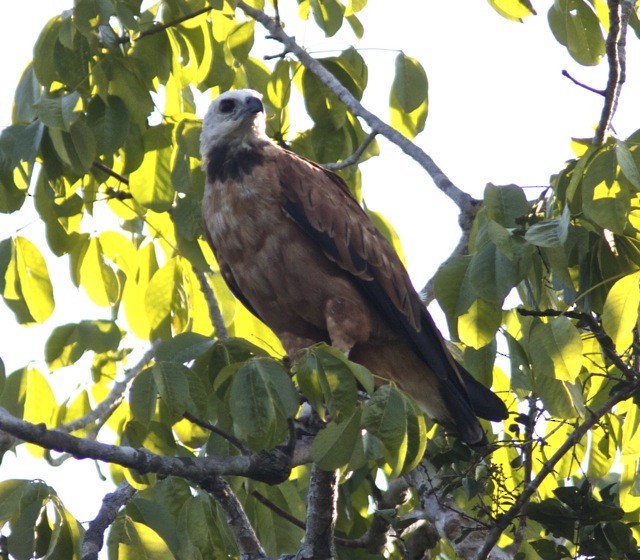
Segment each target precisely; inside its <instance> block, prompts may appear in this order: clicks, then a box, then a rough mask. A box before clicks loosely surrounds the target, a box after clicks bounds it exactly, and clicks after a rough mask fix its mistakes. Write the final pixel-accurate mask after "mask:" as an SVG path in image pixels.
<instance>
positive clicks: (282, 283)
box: [201, 90, 507, 444]
mask: <svg viewBox="0 0 640 560" xmlns="http://www.w3.org/2000/svg"><path fill="white" fill-rule="evenodd" d="M201 154H202V162H203V163H202V164H203V168H204V169H205V170H206V174H207V184H206V188H205V193H204V199H203V219H204V220H203V221H204V229H205V233H206V236H207V239H208V241H209V243H210V245H211V247H212V249H213V252H214V254H215V256H216V259H217V261H218V264H219V267H220V272H221V274H222V276H223V277H224V279H225V281H226V282H227V284H228V285H229V288H230V289H231V291H232V292H233V293H234V295H235V296H236V297H237V298H238V299H239V300H240V301H241V302H242V303H243V304H244V305H245V306H246V307H247V308H248V309H249V310H250V311H251V312H252V313H254V314H255V315H256V316H257V317H259V318H260V319H261V320H262V321H263V322H264V323H266V324H267V325H268V326H269V327H270V328H271V329H272V330H273V331H274V332H275V334H276V335H277V336H278V338H279V339H280V340H281V341H282V345H283V346H284V348H285V350H286V351H287V353H288V354H289V356H291V357H292V358H294V359H295V356H296V355H297V354H298V353H299V352H300V350H302V349H304V348H306V347H308V346H311V345H313V344H316V343H319V342H327V343H329V344H331V345H332V346H334V347H335V348H338V349H339V350H341V351H342V352H344V353H346V354H347V355H348V356H349V359H351V360H353V361H355V362H358V363H360V364H362V365H364V366H366V367H367V368H369V369H370V370H371V371H372V372H374V373H375V374H376V375H378V376H380V377H383V378H386V379H390V380H392V381H394V382H396V383H397V384H398V385H399V386H400V388H402V389H403V390H404V391H406V392H408V393H409V394H411V395H412V396H413V397H414V398H415V399H416V401H417V402H418V403H419V404H420V406H421V407H422V408H423V409H424V410H425V412H427V413H428V414H429V415H430V416H432V417H433V418H435V419H437V420H438V421H441V422H443V423H446V424H448V425H450V426H453V427H455V429H456V430H457V432H458V434H459V435H460V437H461V438H462V439H463V440H464V441H466V442H467V443H470V444H479V443H482V442H483V441H485V434H484V432H483V430H482V427H481V425H480V423H479V422H478V419H477V418H476V416H480V417H483V418H487V419H490V420H496V421H497V420H502V419H504V418H505V417H506V414H507V411H506V407H505V406H504V403H502V401H501V400H500V399H499V398H498V397H496V395H495V394H493V393H492V392H491V391H490V390H489V389H487V388H486V387H484V386H483V385H482V384H480V383H479V382H477V381H476V380H475V379H474V378H473V377H472V376H471V375H470V374H469V373H468V372H466V370H464V369H463V368H462V367H461V366H460V365H459V364H458V363H456V361H455V360H454V359H453V358H452V356H451V354H450V353H449V352H448V350H447V348H446V346H445V343H444V341H443V339H442V336H441V335H440V332H439V331H438V329H437V328H436V326H435V324H434V322H433V320H432V318H431V316H430V315H429V313H428V311H427V310H426V308H425V307H424V305H423V304H422V301H421V300H420V297H419V296H418V294H417V293H416V291H415V289H414V288H413V286H412V285H411V282H410V280H409V276H408V274H407V271H406V269H405V268H404V266H403V265H402V263H401V261H400V259H399V258H398V256H397V254H396V252H395V250H394V249H393V247H392V246H391V244H390V243H389V242H388V241H387V240H386V239H385V238H384V236H383V235H381V234H380V232H379V231H378V230H377V229H376V227H375V225H374V224H373V222H372V221H371V220H370V218H369V217H368V216H367V214H366V212H365V211H364V210H363V209H362V208H361V207H360V205H359V204H358V203H357V201H356V200H355V198H354V197H353V196H352V195H351V193H350V192H349V189H348V188H347V186H346V185H345V183H344V182H343V181H342V179H341V178H340V177H339V176H338V175H336V174H334V173H332V172H330V171H328V170H327V169H325V168H323V167H321V166H320V165H318V164H316V163H313V162H311V161H309V160H307V159H305V158H303V157H301V156H298V155H296V154H295V153H293V152H290V151H288V150H286V149H283V148H281V147H279V146H277V145H276V144H274V143H273V142H271V140H269V138H268V137H267V136H266V134H265V129H264V107H263V104H262V101H261V96H260V95H259V94H258V93H257V92H255V91H253V90H237V91H230V92H226V93H223V94H222V95H220V96H219V97H218V98H217V99H216V100H214V102H213V103H212V104H211V106H210V108H209V109H208V111H207V114H206V116H205V118H204V121H203V127H202V135H201Z"/></svg>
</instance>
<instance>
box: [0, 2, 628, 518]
mask: <svg viewBox="0 0 640 560" xmlns="http://www.w3.org/2000/svg"><path fill="white" fill-rule="evenodd" d="M285 1H289V2H292V1H293V0H285ZM281 3H282V4H284V3H285V2H284V1H283V2H281ZM551 4H552V2H551V1H544V2H542V1H538V2H535V1H534V6H535V7H536V8H537V9H538V10H539V14H540V15H539V16H537V17H534V18H529V19H527V20H526V22H525V23H524V24H517V23H513V22H509V21H507V20H504V19H502V18H501V17H500V16H499V15H498V14H497V13H495V12H494V11H493V10H492V9H491V8H490V6H489V4H488V2H486V1H484V0H474V1H466V2H451V1H446V0H407V1H406V2H404V3H402V5H405V6H407V9H406V10H405V11H402V10H400V9H390V8H389V6H385V7H384V8H382V7H381V6H380V5H379V3H376V2H369V6H368V7H367V8H365V10H364V12H363V13H362V14H361V16H362V19H363V23H364V26H365V38H364V40H363V42H362V43H361V45H360V46H361V47H363V48H366V49H370V50H365V51H363V54H364V56H365V58H366V60H367V62H368V64H369V77H370V86H369V90H370V91H368V92H367V94H366V97H365V100H364V103H365V105H366V106H367V107H368V108H369V109H371V110H373V111H374V112H377V113H378V114H379V115H380V116H382V117H383V118H385V119H386V118H387V113H386V112H387V109H386V107H387V103H388V90H389V85H390V84H391V80H392V77H393V67H394V66H393V65H394V59H395V56H396V52H397V49H402V50H404V51H405V53H406V54H407V55H409V56H412V57H415V58H417V59H419V60H420V61H421V63H422V64H423V66H424V67H425V69H426V71H427V75H428V78H429V83H430V92H429V95H430V108H429V117H428V119H427V127H426V130H425V132H424V133H422V134H421V135H420V136H419V137H418V139H417V143H418V144H419V145H420V146H421V147H422V148H424V149H425V151H427V153H429V154H430V155H431V156H432V157H433V159H434V160H435V161H436V163H437V164H438V165H439V166H440V167H441V168H442V169H443V170H444V172H445V173H447V174H448V176H449V177H450V178H451V179H452V180H453V182H454V183H455V184H457V185H458V186H459V187H460V188H462V189H463V190H466V191H468V192H469V193H470V194H472V195H474V196H477V197H480V196H481V195H482V192H483V189H484V186H485V185H486V183H487V182H493V183H494V184H508V183H516V184H519V185H545V184H548V180H549V176H550V175H551V174H552V173H555V172H557V171H558V170H560V169H561V168H562V166H563V163H564V161H565V160H567V159H569V158H570V157H572V153H571V150H570V147H569V142H570V139H571V137H572V136H576V137H586V136H591V135H592V134H593V130H592V127H593V126H594V125H595V124H596V122H597V120H598V118H599V115H600V111H601V106H602V99H601V98H600V97H599V96H597V95H595V94H593V93H590V92H587V91H585V90H583V89H581V88H578V87H576V86H575V85H573V84H572V83H571V82H569V80H567V79H566V78H563V77H562V76H561V74H560V73H561V70H562V69H567V70H568V71H569V72H570V73H571V74H572V75H573V76H574V77H576V78H577V79H579V80H581V81H582V82H585V83H588V84H590V85H592V86H594V87H597V88H602V87H604V84H605V79H606V69H605V68H604V66H603V67H599V68H587V67H582V66H580V65H578V64H577V63H575V62H574V61H573V60H572V59H571V58H570V57H569V55H568V54H567V52H566V50H565V48H564V47H562V46H561V45H559V44H558V43H557V42H556V41H555V40H554V39H553V37H552V36H551V33H550V31H549V28H548V25H547V21H546V11H547V9H548V7H549V6H550V5H551ZM71 5H72V0H65V1H63V0H20V1H19V2H14V1H11V2H5V3H4V5H3V17H2V18H0V52H2V53H4V54H3V56H2V57H0V75H2V76H3V80H2V86H1V87H0V126H4V125H8V124H10V114H11V103H12V98H13V89H14V87H15V85H16V84H17V81H18V79H19V76H20V74H21V72H22V69H23V68H24V66H25V64H26V63H27V62H28V60H29V59H30V58H31V49H32V47H33V44H34V42H35V40H36V38H37V35H38V33H39V30H40V29H41V28H42V26H43V25H44V23H45V22H46V21H47V20H48V19H49V17H50V16H52V15H54V14H57V13H59V12H60V11H62V10H63V9H66V8H68V7H70V6H71ZM400 5H401V3H400V2H398V3H396V4H395V6H400ZM292 28H293V26H288V27H287V30H288V31H289V32H290V33H293V34H294V35H296V37H297V38H298V39H299V40H304V37H305V32H304V30H300V31H298V30H295V31H292ZM258 33H262V31H258ZM343 37H345V42H344V43H343V44H340V45H338V47H339V48H341V47H343V46H345V47H346V46H348V42H350V41H355V39H354V38H353V36H352V35H351V34H349V33H347V34H344V35H343ZM629 43H630V47H631V48H630V50H629V53H628V56H627V60H628V66H629V74H628V83H627V84H626V86H625V88H624V90H623V96H622V98H621V102H620V107H619V110H618V114H617V117H616V119H615V121H614V125H615V128H616V130H617V131H618V134H619V136H620V137H625V136H627V135H629V134H630V133H631V132H633V129H632V128H629V127H633V126H634V125H637V123H638V122H639V121H640V119H639V118H638V117H639V116H640V110H639V109H638V100H640V82H639V79H640V72H634V68H637V67H638V65H639V57H640V49H638V47H637V43H638V41H637V39H636V38H635V36H633V34H632V32H630V37H629ZM307 46H308V48H309V49H310V50H311V51H321V50H324V49H326V48H328V47H329V46H331V47H332V48H335V43H334V42H333V41H332V40H331V39H327V40H324V39H322V40H317V41H315V40H314V42H313V43H311V42H310V41H309V42H308V43H307ZM380 49H382V50H380ZM384 49H388V50H384ZM272 52H273V53H274V54H275V53H277V52H280V48H279V46H278V45H276V44H274V45H273V51H272ZM8 53H11V55H10V56H8ZM362 171H363V178H364V191H363V192H364V196H365V199H366V201H367V204H368V205H369V207H370V208H372V209H376V210H381V211H382V212H383V213H384V214H385V215H386V216H387V218H388V219H389V220H390V221H391V222H392V223H393V224H394V226H395V227H396V228H397V230H398V232H399V234H400V237H401V239H402V241H403V246H404V250H405V253H406V255H407V258H408V263H409V269H410V272H411V275H412V278H413V280H414V283H415V284H416V287H418V288H421V287H422V286H423V285H424V283H425V282H426V280H427V279H428V278H429V277H430V276H431V274H432V273H433V272H434V271H435V269H436V267H437V266H438V264H439V263H440V262H442V261H443V260H444V259H445V258H446V257H447V256H448V254H449V253H450V251H451V249H452V248H453V247H454V246H455V244H456V242H457V237H458V230H457V221H456V218H457V212H456V208H455V207H454V206H453V204H452V203H450V202H449V201H448V199H446V198H445V197H444V196H443V195H441V194H440V193H439V192H438V191H437V190H436V189H435V188H434V186H433V184H432V183H431V181H430V179H429V178H428V177H427V175H426V174H425V172H424V171H423V170H422V169H421V168H420V167H419V166H418V165H417V164H415V163H414V162H413V161H411V160H410V159H408V158H407V157H406V156H404V155H403V154H401V153H400V151H399V150H398V149H396V148H394V147H390V146H388V145H386V144H384V143H383V154H382V157H379V158H376V159H375V160H373V161H371V162H368V163H367V164H366V165H364V166H363V167H362ZM23 220H24V218H23ZM22 226H27V227H25V228H24V229H23V230H22V232H21V234H22V235H26V236H28V237H30V238H32V239H34V240H37V232H38V228H37V226H36V225H34V224H32V225H28V224H27V223H23V222H19V221H16V220H15V218H10V217H7V216H1V217H0V239H4V238H6V237H8V236H10V235H13V234H14V233H15V230H16V228H18V227H22ZM49 263H50V267H55V266H56V265H55V259H49ZM60 266H62V267H63V269H62V270H63V275H66V270H67V268H66V267H67V262H66V258H63V259H61V265H60ZM84 301H86V298H84V297H83V296H81V295H79V294H77V293H75V292H74V291H68V292H66V293H58V292H57V293H56V303H57V307H58V311H57V312H56V315H55V316H54V318H52V319H51V320H50V321H49V322H47V323H46V324H45V325H44V326H43V327H37V328H34V327H31V328H28V329H26V328H22V327H17V326H16V325H15V323H14V322H13V319H12V314H11V313H10V312H9V311H8V310H7V309H6V307H5V306H4V304H2V303H0V325H2V327H3V328H2V331H3V337H2V338H0V356H1V357H2V358H3V359H4V361H5V363H6V364H7V366H8V371H12V369H14V368H16V367H19V366H21V365H24V364H25V363H26V361H27V360H28V359H29V358H31V359H34V360H36V361H38V360H41V359H42V356H39V355H33V354H31V352H34V351H36V349H37V351H38V352H39V351H40V348H41V347H42V343H41V342H38V341H41V340H43V336H45V335H46V333H48V332H50V330H51V329H52V327H53V325H54V324H55V322H56V321H57V322H63V321H71V320H74V321H75V320H79V318H78V317H73V318H68V317H67V318H66V319H65V314H64V312H63V311H64V309H65V308H67V309H68V308H72V309H74V310H75V309H78V307H80V306H82V305H84V303H83V302H84ZM103 316H104V317H106V312H105V314H104V315H103ZM90 318H96V316H95V315H93V316H92V317H90ZM27 352H29V354H27ZM63 375H64V374H63ZM56 378H57V380H58V381H62V380H61V379H60V376H59V375H57V374H56ZM72 465H73V466H72ZM0 469H1V470H0V480H1V479H5V478H9V477H21V478H44V479H45V480H46V481H47V482H49V483H50V484H52V485H53V486H54V487H55V488H56V490H57V491H58V492H59V494H60V495H61V497H62V499H63V501H64V502H65V503H66V504H67V505H68V507H69V508H70V509H71V511H72V513H74V514H75V515H76V516H77V517H78V518H79V519H81V520H86V519H90V518H92V517H93V515H94V514H95V512H96V511H97V508H98V507H99V498H96V499H91V500H88V499H87V497H86V496H87V492H88V490H89V488H85V487H84V486H83V485H82V481H83V480H85V481H87V482H86V484H87V485H89V486H90V487H92V486H97V487H96V489H95V490H96V493H102V494H104V492H105V491H107V490H108V489H109V488H110V485H99V484H98V482H97V477H96V476H95V468H94V466H93V465H92V464H91V463H90V462H86V461H85V462H73V461H69V462H67V463H66V464H65V466H64V467H63V468H62V469H58V470H57V471H56V472H54V473H49V472H47V473H46V474H45V473H44V471H43V470H42V467H41V465H40V464H34V463H33V462H28V461H22V462H20V464H19V465H18V464H16V462H15V461H12V459H11V458H9V457H7V458H5V460H4V462H3V464H2V466H1V467H0ZM70 480H71V481H74V483H73V484H72V485H69V484H68V482H69V481H70ZM65 483H66V484H65Z"/></svg>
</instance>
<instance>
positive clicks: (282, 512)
mask: <svg viewBox="0 0 640 560" xmlns="http://www.w3.org/2000/svg"><path fill="white" fill-rule="evenodd" d="M251 495H252V496H253V497H254V498H255V499H256V500H258V501H259V502H260V503H261V504H262V505H263V506H265V507H267V508H269V509H270V510H271V511H272V512H273V513H275V514H277V515H279V516H280V517H282V519H286V520H287V521H288V522H289V523H291V525H294V526H296V527H298V528H299V529H302V530H305V529H306V528H307V525H306V523H305V522H304V521H302V520H300V519H298V518H297V517H295V516H294V515H291V514H290V513H289V512H288V511H286V510H284V509H282V508H281V507H280V506H279V505H278V504H274V503H273V502H272V501H271V500H270V499H269V498H267V497H266V496H263V495H262V494H261V493H260V492H258V491H257V490H253V491H252V492H251Z"/></svg>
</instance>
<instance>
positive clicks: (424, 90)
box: [389, 53, 429, 138]
mask: <svg viewBox="0 0 640 560" xmlns="http://www.w3.org/2000/svg"><path fill="white" fill-rule="evenodd" d="M428 91H429V84H428V81H427V74H426V72H425V71H424V68H422V66H421V64H420V63H419V62H418V61H417V60H416V59H414V58H410V57H408V56H406V55H405V54H404V53H400V54H398V56H397V57H396V71H395V77H394V79H393V83H392V84H391V94H390V99H389V106H390V109H391V126H393V127H394V128H396V129H398V130H399V131H400V132H402V133H403V134H405V135H406V136H407V137H408V138H413V137H414V136H416V134H418V133H419V132H421V131H422V130H423V129H424V124H425V122H426V119H427V112H428Z"/></svg>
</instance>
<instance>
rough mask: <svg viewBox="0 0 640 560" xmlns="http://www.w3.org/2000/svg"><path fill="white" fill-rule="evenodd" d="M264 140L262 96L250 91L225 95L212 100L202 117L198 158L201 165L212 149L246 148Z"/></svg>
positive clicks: (236, 91) (242, 90)
mask: <svg viewBox="0 0 640 560" xmlns="http://www.w3.org/2000/svg"><path fill="white" fill-rule="evenodd" d="M266 139H267V135H266V133H265V114H264V105H263V104H262V95H260V94H259V93H258V92H257V91H254V90H252V89H238V90H234V91H227V92H225V93H223V94H221V95H219V96H218V97H217V98H216V99H214V101H213V103H211V106H210V107H209V109H208V110H207V113H206V114H205V116H204V119H203V121H202V133H201V135H200V154H201V155H202V159H203V161H204V160H205V159H206V158H207V155H208V154H209V153H211V150H212V149H214V148H217V147H221V146H227V147H235V148H244V147H246V148H248V147H252V145H255V143H256V142H255V141H256V140H260V141H263V140H266Z"/></svg>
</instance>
